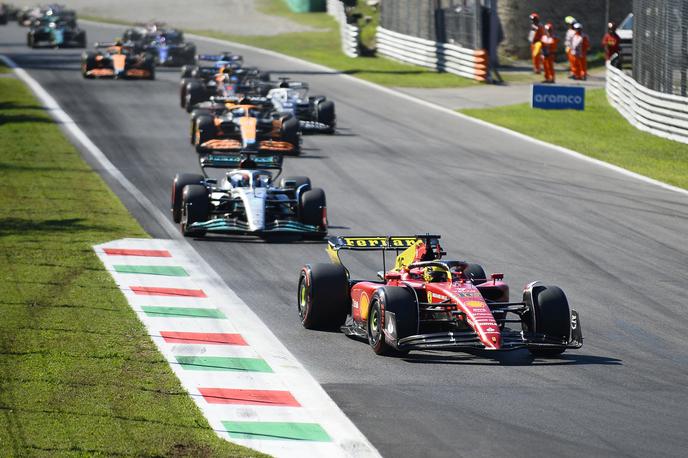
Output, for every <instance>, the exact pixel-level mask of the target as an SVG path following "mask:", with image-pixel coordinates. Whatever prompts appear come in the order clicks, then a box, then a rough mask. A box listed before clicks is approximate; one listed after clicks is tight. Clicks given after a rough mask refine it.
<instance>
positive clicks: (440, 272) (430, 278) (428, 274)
mask: <svg viewBox="0 0 688 458" xmlns="http://www.w3.org/2000/svg"><path fill="white" fill-rule="evenodd" d="M423 279H424V280H425V281H426V282H428V283H438V282H446V281H447V280H448V279H447V271H446V270H444V269H443V268H441V267H437V266H429V267H426V268H425V269H423Z"/></svg>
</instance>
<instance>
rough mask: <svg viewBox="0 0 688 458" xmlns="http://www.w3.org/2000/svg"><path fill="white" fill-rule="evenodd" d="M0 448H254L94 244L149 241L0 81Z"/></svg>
mask: <svg viewBox="0 0 688 458" xmlns="http://www.w3.org/2000/svg"><path fill="white" fill-rule="evenodd" d="M0 171H1V176H2V180H0V291H2V296H1V297H0V305H1V308H2V318H1V319H0V450H1V451H2V452H0V455H2V456H3V457H5V456H94V455H97V456H122V455H127V456H255V455H259V454H258V453H257V452H254V451H252V450H249V449H246V448H243V447H239V446H237V445H235V444H231V443H229V442H227V441H225V440H222V439H220V438H219V437H218V436H216V434H215V433H214V432H213V431H212V430H211V429H210V427H209V425H208V423H207V421H206V420H205V419H204V417H203V416H202V415H201V412H200V411H199V409H198V408H197V407H196V405H195V404H194V403H193V401H192V400H191V398H190V397H189V396H188V395H187V393H186V392H185V391H184V390H183V389H182V388H181V385H180V383H179V381H178V380H177V378H176V377H175V376H174V374H173V372H172V370H171V369H170V367H169V365H168V364H167V362H166V361H165V360H164V359H163V358H162V355H161V354H160V353H159V352H158V351H157V349H156V348H155V346H154V345H153V343H152V341H151V340H150V338H149V336H148V335H147V333H146V330H145V328H144V327H143V325H142V324H141V323H140V322H139V321H138V319H137V317H136V314H135V313H134V312H133V311H132V310H131V308H130V307H129V305H128V304H127V302H126V300H125V298H124V296H123V295H122V293H121V292H120V291H119V289H118V288H117V286H116V285H115V283H114V281H113V280H112V278H111V277H110V275H109V274H108V272H106V271H105V269H104V268H103V265H102V264H101V263H100V261H99V260H98V258H97V256H96V255H95V253H94V252H93V250H92V248H91V247H92V245H94V244H97V243H102V242H106V241H109V240H114V239H118V238H122V237H146V234H145V233H144V231H143V230H142V229H141V227H139V225H138V224H137V223H136V221H135V220H134V219H133V218H132V217H131V216H130V215H129V214H128V213H127V211H126V209H125V208H124V207H123V205H122V204H121V203H120V202H119V200H118V199H117V198H116V196H115V195H114V194H113V193H112V191H111V190H110V189H108V187H107V186H106V185H105V183H104V182H103V181H102V180H101V179H100V177H99V176H98V175H97V174H96V173H95V172H94V171H92V170H91V169H90V168H89V167H88V165H87V164H86V163H85V162H84V161H83V160H82V159H81V158H80V157H79V155H78V153H77V151H76V150H75V149H74V147H73V146H72V145H71V144H70V143H69V142H68V141H67V140H66V139H65V137H64V136H63V135H62V133H61V132H60V130H59V129H58V127H57V125H56V124H54V123H53V121H52V120H51V118H50V117H49V115H48V113H47V112H46V111H45V110H43V109H42V108H41V107H40V106H39V105H38V103H37V102H36V100H35V99H34V97H33V96H32V95H31V94H30V92H29V91H28V89H27V88H26V87H25V86H24V85H23V83H22V82H21V81H20V80H18V79H15V78H0Z"/></svg>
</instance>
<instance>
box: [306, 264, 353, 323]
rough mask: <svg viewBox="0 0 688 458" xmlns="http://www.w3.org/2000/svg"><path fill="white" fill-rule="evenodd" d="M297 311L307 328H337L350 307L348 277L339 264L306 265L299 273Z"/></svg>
mask: <svg viewBox="0 0 688 458" xmlns="http://www.w3.org/2000/svg"><path fill="white" fill-rule="evenodd" d="M297 300H298V302H297V304H298V312H299V318H300V319H301V324H302V325H303V327H304V328H306V329H336V328H338V327H339V326H341V325H343V324H344V321H346V316H347V315H348V314H349V312H350V311H351V298H350V296H349V279H348V276H347V274H346V269H344V267H342V266H341V265H338V264H313V265H306V266H304V267H303V268H302V269H301V273H300V275H299V289H298V297H297Z"/></svg>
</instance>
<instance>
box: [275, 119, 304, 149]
mask: <svg viewBox="0 0 688 458" xmlns="http://www.w3.org/2000/svg"><path fill="white" fill-rule="evenodd" d="M280 136H281V140H282V141H285V142H288V143H291V144H292V145H294V152H295V153H296V154H299V152H300V149H301V148H300V138H301V137H300V136H299V120H298V119H297V118H295V117H290V118H287V119H285V120H284V121H283V122H282V127H281V128H280Z"/></svg>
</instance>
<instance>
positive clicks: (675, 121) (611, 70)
mask: <svg viewBox="0 0 688 458" xmlns="http://www.w3.org/2000/svg"><path fill="white" fill-rule="evenodd" d="M607 99H608V100H609V103H611V105H612V106H613V107H614V108H616V109H617V111H618V112H619V113H621V115H623V117H624V118H626V119H627V120H628V122H630V123H631V124H633V125H634V126H635V127H636V128H638V129H640V130H644V131H646V132H650V133H652V134H654V135H657V136H659V137H664V138H668V139H670V140H674V141H677V142H681V143H688V97H681V96H678V95H673V94H664V93H662V92H657V91H653V90H652V89H648V88H646V87H645V86H643V85H641V84H640V83H638V82H637V81H636V80H634V79H633V78H631V76H630V75H627V74H626V73H624V72H623V71H621V70H619V69H618V68H616V67H613V66H611V65H609V64H607Z"/></svg>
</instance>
